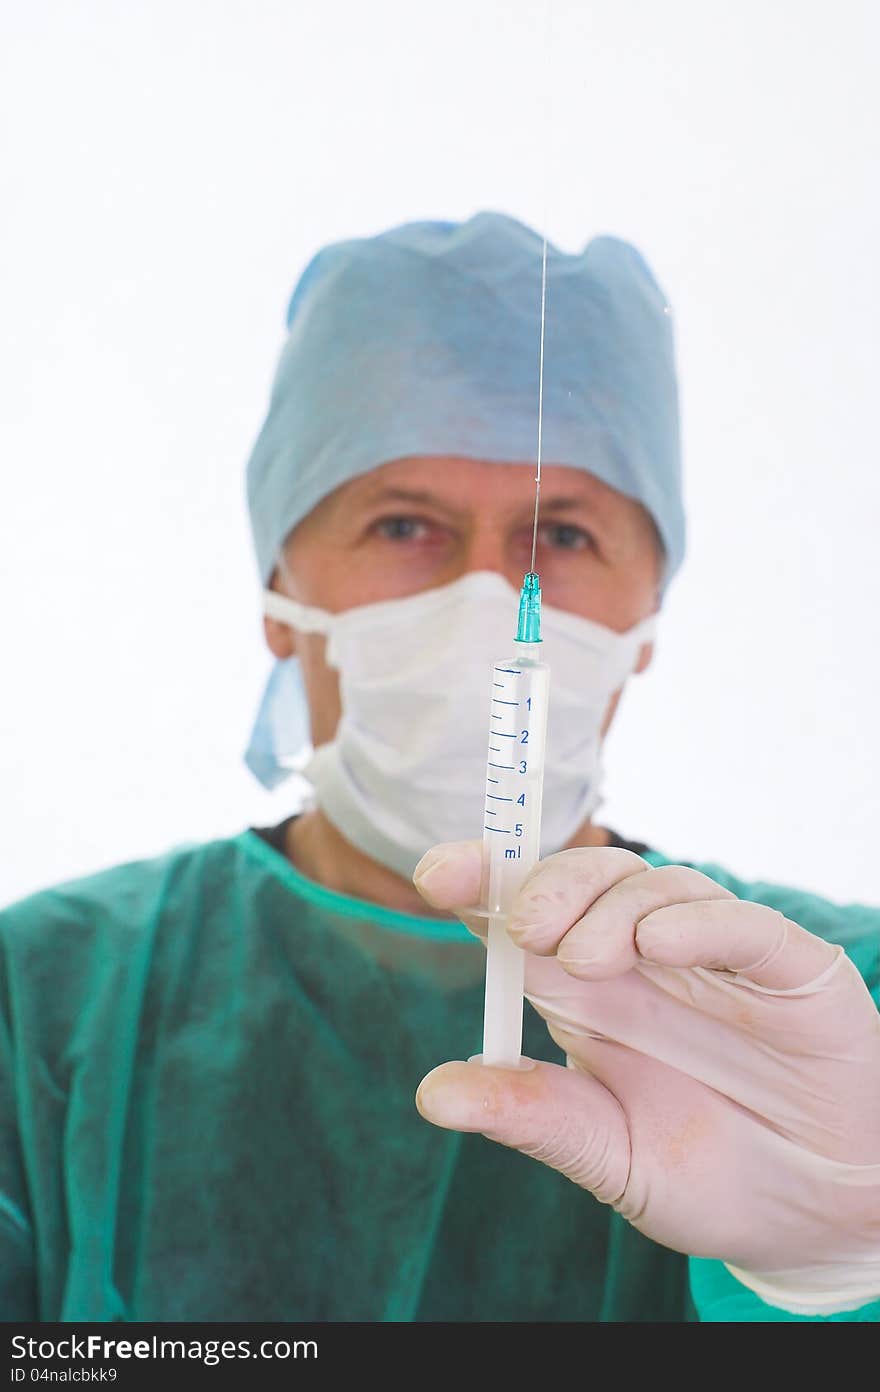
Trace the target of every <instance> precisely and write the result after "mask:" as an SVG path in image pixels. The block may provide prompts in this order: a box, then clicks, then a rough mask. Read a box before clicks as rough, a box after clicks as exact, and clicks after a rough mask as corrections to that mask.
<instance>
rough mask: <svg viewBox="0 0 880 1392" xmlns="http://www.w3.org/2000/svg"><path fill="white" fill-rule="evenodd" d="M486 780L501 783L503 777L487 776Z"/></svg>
mask: <svg viewBox="0 0 880 1392" xmlns="http://www.w3.org/2000/svg"><path fill="white" fill-rule="evenodd" d="M486 782H487V783H500V782H501V779H500V778H487V779H486Z"/></svg>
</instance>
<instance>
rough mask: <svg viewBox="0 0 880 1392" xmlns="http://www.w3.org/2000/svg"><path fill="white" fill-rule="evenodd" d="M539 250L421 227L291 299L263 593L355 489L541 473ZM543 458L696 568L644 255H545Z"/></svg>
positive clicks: (661, 323)
mask: <svg viewBox="0 0 880 1392" xmlns="http://www.w3.org/2000/svg"><path fill="white" fill-rule="evenodd" d="M542 246H543V243H542V238H541V237H539V236H538V234H537V233H536V232H534V231H532V230H531V229H530V228H528V227H526V226H524V225H523V224H522V223H520V222H517V221H515V220H514V219H513V218H510V217H506V216H503V215H501V214H499V213H489V212H485V213H478V214H477V215H476V216H475V217H472V218H470V219H469V220H468V221H467V222H462V223H457V222H413V223H407V224H406V225H404V226H402V227H395V228H392V229H391V231H388V232H382V233H380V234H379V235H378V236H374V237H363V238H357V239H354V240H351V241H345V242H338V243H335V244H333V245H331V246H328V247H326V248H325V249H324V250H323V251H320V252H318V254H317V255H316V256H315V257H313V259H312V260H311V261H310V263H309V265H308V266H307V267H306V269H305V271H304V273H303V275H302V277H301V279H300V281H299V284H298V285H297V286H296V289H295V290H294V293H293V297H292V299H291V301H290V308H289V310H288V314H287V325H288V329H289V334H288V338H287V342H286V343H285V346H284V349H283V351H282V354H281V360H280V362H279V365H278V371H277V374H276V377H275V382H274V386H273V389H272V396H271V401H270V405H269V413H268V415H267V417H266V421H265V424H264V426H263V428H262V430H261V432H260V435H259V437H258V439H257V442H256V444H255V446H254V449H253V452H252V454H251V458H250V463H249V465H248V502H249V506H250V516H251V524H252V527H253V533H254V542H255V545H256V552H257V563H258V565H259V569H260V576H261V579H262V581H263V583H264V584H265V583H268V581H269V578H270V576H271V574H272V571H273V569H274V566H275V564H276V561H277V556H278V551H279V549H280V547H281V545H282V543H283V542H284V540H285V538H286V537H287V536H288V534H289V533H290V531H291V530H292V529H293V528H294V527H295V526H296V524H297V523H298V522H299V521H301V519H302V518H303V517H305V516H306V515H307V514H308V513H309V512H310V511H311V510H312V508H313V507H315V505H316V504H317V503H319V502H320V501H321V499H322V498H324V497H326V496H327V494H329V493H331V492H333V490H334V489H336V488H338V487H339V485H340V484H343V483H346V482H347V481H348V480H349V479H352V478H356V477H357V476H358V475H360V474H364V473H367V472H368V471H369V470H370V469H374V468H376V467H377V466H378V465H380V464H385V463H388V462H390V461H391V460H393V459H400V458H403V457H405V456H408V455H438V456H441V455H451V456H459V457H464V458H473V459H492V460H498V461H499V462H507V463H522V464H526V465H528V466H529V467H531V468H534V461H535V456H536V446H537V405H538V356H539V340H540V324H541V263H542ZM542 456H543V459H544V461H545V462H546V463H548V464H566V465H569V466H571V467H573V468H577V469H584V470H586V471H588V472H589V473H591V474H595V475H596V476H597V477H598V478H600V479H602V480H603V481H604V482H605V483H607V484H609V485H610V486H611V487H612V488H616V489H618V490H619V491H620V492H621V493H625V494H627V495H628V496H629V497H631V498H635V499H637V500H638V501H639V502H640V503H642V504H643V505H644V507H645V508H646V509H647V510H648V512H649V513H650V514H651V516H652V517H653V519H654V521H655V523H656V525H657V529H658V531H659V533H660V537H661V539H662V542H663V546H664V549H665V553H666V566H665V575H664V584H665V583H668V581H669V580H670V578H671V577H672V575H673V574H674V573H675V571H676V570H677V569H678V566H679V565H680V563H681V560H682V556H683V554H684V532H685V528H684V512H683V507H682V496H681V462H680V447H679V428H678V393H677V385H676V375H675V360H674V350H673V337H672V323H671V319H670V316H669V307H668V305H667V303H666V300H665V297H664V295H663V292H662V291H661V289H660V288H659V286H658V285H657V282H656V281H655V280H654V277H653V276H652V274H651V272H650V270H649V269H648V266H647V265H646V264H645V262H644V260H643V259H642V257H641V256H640V255H639V253H638V252H637V251H636V250H635V248H634V247H632V246H630V245H629V244H628V243H626V242H623V241H620V240H618V239H617V238H616V237H597V238H595V239H594V240H593V241H591V242H589V243H588V244H587V246H586V247H585V248H584V250H583V251H582V252H578V253H576V254H568V253H566V252H562V251H559V250H558V249H557V248H556V247H554V246H550V245H548V248H547V291H546V321H545V346H544V422H543V444H542Z"/></svg>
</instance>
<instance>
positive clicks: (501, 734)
mask: <svg viewBox="0 0 880 1392" xmlns="http://www.w3.org/2000/svg"><path fill="white" fill-rule="evenodd" d="M492 734H493V735H494V736H495V738H496V739H516V735H505V733H504V731H503V730H493V731H492Z"/></svg>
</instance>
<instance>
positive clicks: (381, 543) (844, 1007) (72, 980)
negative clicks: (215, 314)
mask: <svg viewBox="0 0 880 1392" xmlns="http://www.w3.org/2000/svg"><path fill="white" fill-rule="evenodd" d="M540 286H541V242H540V240H539V238H538V237H537V236H536V235H535V234H534V233H533V232H532V231H531V230H530V229H528V228H526V227H524V226H522V225H521V224H519V223H517V222H515V221H513V220H512V219H510V218H507V217H503V216H500V215H497V214H491V213H483V214H480V215H478V216H476V217H474V218H472V219H470V220H469V221H467V222H464V223H461V224H456V223H451V222H445V223H416V224H411V225H408V226H404V227H399V228H395V229H393V230H391V231H389V232H386V233H383V234H381V235H378V236H375V237H370V238H364V239H358V240H352V241H348V242H344V243H341V244H337V245H334V246H330V247H328V248H326V249H325V250H324V251H322V252H320V253H319V254H318V255H317V256H316V257H315V258H314V260H313V261H312V262H311V264H310V265H309V266H308V268H307V269H306V271H305V273H304V274H303V276H302V278H301V280H300V282H299V284H298V286H297V288H296V290H295V292H294V295H293V299H292V301H291V305H290V310H289V314H288V337H287V341H286V344H285V347H284V350H283V352H282V356H281V361H280V364H279V368H278V373H277V377H276V381H275V385H274V388H273V392H272V397H271V402H270V406H269V411H268V416H267V419H266V422H265V425H264V426H263V429H262V431H261V433H260V435H259V438H258V440H257V442H256V445H255V447H254V450H253V454H252V457H251V460H250V465H249V470H248V498H249V507H250V516H251V522H252V527H253V534H254V540H255V547H256V555H257V563H258V567H259V574H260V580H261V583H262V585H263V587H264V594H265V598H264V607H265V620H264V623H265V631H266V637H267V641H268V644H269V647H270V648H271V650H272V652H273V654H274V656H275V658H276V666H275V669H274V671H273V674H272V677H271V680H270V682H269V686H268V689H267V692H266V695H265V698H264V701H263V703H262V706H261V709H260V712H259V715H258V718H257V721H256V725H255V729H254V734H253V738H252V740H251V743H250V747H249V749H248V753H247V758H248V763H249V765H250V767H251V769H252V770H253V771H254V772H255V774H256V775H257V776H258V777H259V778H260V779H261V780H262V781H263V782H264V783H266V784H267V785H269V786H275V785H277V784H278V783H279V782H280V781H281V780H283V779H284V778H285V777H286V776H287V775H288V774H289V773H290V772H291V770H293V769H299V770H301V771H303V772H304V774H305V777H306V779H307V780H308V784H309V786H310V788H311V789H312V795H311V798H310V801H309V802H308V803H307V804H306V805H305V807H304V808H303V809H302V810H300V811H299V812H298V813H296V814H294V815H292V816H290V817H289V818H287V819H286V820H285V821H284V822H283V823H282V824H281V825H280V826H277V827H272V828H256V829H255V828H250V829H247V830H244V831H242V832H241V833H240V834H238V835H236V836H233V837H231V838H228V839H223V840H219V841H213V842H210V843H208V844H206V845H201V846H188V847H184V848H178V849H174V850H171V851H169V852H168V854H166V855H164V856H162V857H160V858H158V859H153V860H146V861H142V862H139V863H136V864H131V865H124V866H120V867H118V868H115V869H111V870H109V871H104V872H102V873H100V874H98V875H94V876H92V877H90V878H88V879H84V880H79V881H77V882H75V883H72V884H67V885H62V886H60V887H57V888H54V889H51V890H47V891H45V892H43V893H41V894H37V895H35V896H33V897H31V898H29V899H27V900H25V901H24V902H22V903H19V904H17V905H14V906H13V907H11V908H9V909H7V910H6V911H5V912H4V913H3V914H2V915H0V944H2V989H0V1003H2V1012H0V1029H2V1032H0V1046H2V1055H0V1065H2V1071H0V1088H2V1092H0V1117H2V1128H0V1314H2V1317H3V1318H5V1319H6V1320H24V1319H40V1320H77V1321H84V1320H98V1321H109V1320H129V1321H141V1320H217V1321H222V1320H227V1321H231V1320H237V1321H241V1320H260V1321H277V1320H281V1321H306V1320H369V1321H380V1320H393V1321H479V1320H529V1321H540V1320H547V1321H574V1320H577V1321H669V1322H677V1321H684V1320H691V1319H695V1318H696V1319H701V1320H708V1321H711V1320H724V1321H730V1320H735V1321H762V1320H767V1321H774V1320H775V1321H797V1320H805V1321H814V1322H819V1321H823V1320H830V1321H876V1320H877V1319H878V1318H880V1013H878V1009H877V1004H876V1000H877V997H878V994H880V911H878V910H876V909H869V908H865V907H859V906H855V905H851V906H847V907H839V906H837V905H834V904H831V903H828V902H826V901H824V900H821V899H818V898H816V897H815V896H812V895H809V894H806V893H804V892H800V891H797V890H795V889H788V888H784V887H781V886H778V885H772V884H748V883H745V882H743V881H742V880H740V879H737V878H736V877H735V876H734V875H732V874H731V873H729V872H727V871H726V870H722V869H721V868H719V866H716V865H704V866H699V865H694V864H692V863H689V862H681V863H675V862H673V861H672V860H671V859H670V858H669V857H668V856H667V855H666V854H665V852H663V851H661V850H659V849H657V848H654V847H648V846H645V845H643V844H640V843H637V842H634V841H630V840H626V839H625V838H624V837H623V836H621V835H620V834H618V833H617V832H616V831H615V830H613V829H611V828H609V827H607V826H605V825H603V823H602V821H601V820H600V819H599V816H598V812H599V808H600V794H601V755H602V742H603V738H604V735H605V733H606V731H607V729H608V727H609V725H610V723H611V720H612V719H613V716H614V712H615V709H616V706H617V703H618V701H619V699H620V695H621V691H622V690H623V688H624V686H625V684H626V681H627V680H628V679H629V677H630V676H632V675H635V674H637V673H638V672H640V671H642V670H644V668H645V667H646V666H647V665H648V663H649V662H650V660H651V655H652V650H653V641H654V633H655V630H656V626H657V623H658V620H659V617H660V614H661V613H662V603H663V598H664V595H665V593H666V591H667V588H668V585H669V583H670V581H671V580H672V578H673V576H674V574H675V572H676V570H677V569H678V567H679V565H680V562H681V559H682V555H683V550H684V520H683V514H682V503H681V486H680V469H679V443H678V417H677V390H676V378H675V370H674V360H673V345H672V325H671V319H670V316H669V313H668V308H667V305H666V303H665V299H664V296H663V294H662V293H661V291H660V290H659V288H658V286H657V284H656V282H655V281H654V279H653V277H652V275H651V273H650V271H649V270H648V268H647V266H646V265H645V263H644V261H643V260H642V259H641V257H640V256H639V254H638V253H637V252H636V251H635V250H634V249H633V248H632V247H630V246H628V245H626V244H625V243H623V242H620V241H617V240H615V239H613V238H608V237H603V238H600V239H598V240H596V241H593V242H590V243H589V244H588V245H587V246H586V248H585V249H584V250H583V251H582V252H580V253H578V254H574V255H569V254H565V253H563V252H560V251H558V250H556V249H555V248H553V247H550V248H549V251H548V260H547V340H546V355H545V387H544V409H545V417H544V459H545V461H546V467H545V471H544V476H543V488H542V511H541V521H540V526H539V533H538V551H537V562H536V568H537V569H538V570H539V572H540V574H541V577H542V581H543V587H544V596H545V605H546V607H545V618H544V638H545V645H546V649H547V657H548V660H549V662H550V665H551V668H552V670H553V682H554V686H553V692H554V699H553V703H552V710H551V724H550V728H549V734H548V759H547V776H546V784H545V794H544V803H545V813H544V839H545V844H544V847H543V858H542V862H541V864H539V866H538V867H537V868H536V870H535V871H534V872H533V874H532V876H531V877H530V878H529V880H528V881H527V882H526V883H525V885H524V887H523V889H522V892H521V894H520V896H519V899H518V901H517V903H516V905H515V909H514V913H513V916H512V921H511V924H510V932H511V934H512V936H513V937H514V939H515V940H516V941H517V942H518V943H519V944H520V945H521V946H522V947H524V948H525V949H526V953H527V959H526V962H527V967H526V989H527V996H528V1001H529V1004H528V1005H527V1007H526V1019H525V1028H524V1045H523V1052H524V1057H523V1060H522V1064H521V1066H520V1067H519V1068H516V1069H500V1068H490V1067H485V1066H484V1065H483V1064H482V1063H480V1062H479V1060H475V1059H473V1057H472V1056H473V1055H475V1054H477V1052H478V1050H479V1045H480V1037H481V1023H482V990H483V976H484V965H485V954H484V950H483V947H482V944H481V942H480V940H479V922H480V921H479V919H478V918H475V917H474V916H473V914H472V913H471V912H470V911H471V910H472V909H473V908H474V907H475V905H476V904H477V903H478V900H479V895H480V875H481V861H480V848H479V840H478V838H479V835H480V830H481V825H482V822H481V812H482V793H483V771H484V761H485V724H486V703H487V689H488V688H487V682H488V671H489V668H490V666H491V661H492V658H493V657H494V656H495V655H497V652H498V651H499V650H500V649H499V644H503V643H504V642H505V641H507V640H508V639H509V637H510V635H511V632H512V624H513V622H514V618H515V613H516V596H517V589H518V586H519V584H520V582H521V580H522V575H523V572H524V571H525V570H526V569H527V568H528V563H529V556H530V546H531V523H532V509H533V502H534V454H535V438H536V419H535V395H536V393H535V383H536V368H537V344H538V331H539V319H540V298H541V297H540ZM563 636H564V637H565V639H566V641H565V643H562V642H561V641H559V640H560V638H561V637H563ZM554 643H555V646H554ZM563 652H564V653H565V654H567V656H565V657H563V656H562V654H563ZM554 653H555V654H556V658H555V657H554ZM720 738H723V732H721V731H719V739H720ZM450 1060H453V1061H452V1062H450ZM468 1060H470V1061H468ZM416 1090H418V1091H417V1096H416V1099H415V1104H414V1093H416Z"/></svg>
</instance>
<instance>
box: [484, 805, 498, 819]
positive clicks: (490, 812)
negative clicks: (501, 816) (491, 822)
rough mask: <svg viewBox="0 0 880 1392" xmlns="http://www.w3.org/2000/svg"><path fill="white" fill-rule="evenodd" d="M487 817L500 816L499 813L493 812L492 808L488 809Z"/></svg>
mask: <svg viewBox="0 0 880 1392" xmlns="http://www.w3.org/2000/svg"><path fill="white" fill-rule="evenodd" d="M486 816H487V817H497V816H498V813H497V812H493V811H492V809H491V807H487V808H486Z"/></svg>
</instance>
